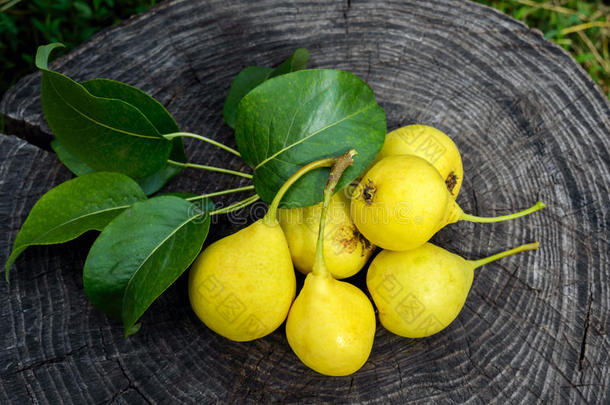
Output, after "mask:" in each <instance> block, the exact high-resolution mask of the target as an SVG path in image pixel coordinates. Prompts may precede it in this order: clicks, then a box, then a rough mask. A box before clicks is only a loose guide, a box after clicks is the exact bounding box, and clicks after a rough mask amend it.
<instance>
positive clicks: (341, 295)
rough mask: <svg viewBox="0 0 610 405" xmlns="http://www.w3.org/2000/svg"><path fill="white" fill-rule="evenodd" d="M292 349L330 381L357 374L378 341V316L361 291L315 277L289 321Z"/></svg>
mask: <svg viewBox="0 0 610 405" xmlns="http://www.w3.org/2000/svg"><path fill="white" fill-rule="evenodd" d="M286 337H287V338H288V344H290V347H291V348H292V350H293V351H294V352H295V354H296V355H297V357H298V358H299V359H300V360H301V361H302V362H303V363H304V364H305V365H306V366H308V367H309V368H311V369H312V370H315V371H317V372H318V373H321V374H325V375H330V376H345V375H349V374H352V373H355V372H356V371H358V369H360V367H362V366H363V365H364V363H366V360H367V359H368V357H369V355H370V353H371V349H372V347H373V338H374V337H375V311H374V309H373V306H372V304H371V302H370V300H369V299H368V298H367V296H366V295H365V294H364V293H363V292H362V291H361V290H360V289H359V288H357V287H354V286H353V285H351V284H349V283H346V282H344V281H339V280H335V279H334V278H333V277H332V276H331V275H330V273H327V274H319V273H314V272H311V273H309V274H308V275H307V277H306V278H305V284H304V285H303V289H302V290H301V292H300V293H299V295H298V297H297V299H296V300H295V301H294V303H293V304H292V308H291V309H290V312H289V313H288V320H287V321H286Z"/></svg>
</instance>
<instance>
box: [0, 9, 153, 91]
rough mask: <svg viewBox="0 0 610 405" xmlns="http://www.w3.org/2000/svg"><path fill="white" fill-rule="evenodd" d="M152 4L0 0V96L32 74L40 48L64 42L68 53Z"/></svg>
mask: <svg viewBox="0 0 610 405" xmlns="http://www.w3.org/2000/svg"><path fill="white" fill-rule="evenodd" d="M155 3H158V0H147V1H145V0H91V1H85V0H76V1H74V0H0V65H2V70H0V96H1V95H2V94H3V93H4V91H5V90H6V89H8V88H9V87H11V86H12V85H13V84H14V83H15V82H16V81H17V80H19V78H21V77H22V76H25V75H27V74H28V73H31V72H33V71H35V66H34V60H33V57H34V53H35V52H36V48H37V47H38V46H39V45H44V44H47V43H50V42H63V43H64V44H65V45H66V46H67V48H66V50H64V52H67V51H68V50H70V49H72V48H74V47H75V46H77V45H79V44H81V43H83V42H84V41H86V40H87V39H88V38H89V37H90V36H91V35H93V34H95V33H96V32H98V31H100V30H101V29H103V28H105V27H108V26H110V25H113V24H116V23H118V22H119V21H121V20H124V19H125V18H127V17H129V16H130V15H133V14H136V13H139V12H141V11H144V10H146V9H147V8H148V7H150V6H151V5H153V4H155ZM59 54H60V52H58V55H59Z"/></svg>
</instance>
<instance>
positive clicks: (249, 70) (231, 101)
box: [222, 48, 309, 128]
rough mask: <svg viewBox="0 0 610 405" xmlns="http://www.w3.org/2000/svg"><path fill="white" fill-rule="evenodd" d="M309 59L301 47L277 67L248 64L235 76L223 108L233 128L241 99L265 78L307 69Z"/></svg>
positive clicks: (228, 122) (226, 118) (226, 120)
mask: <svg viewBox="0 0 610 405" xmlns="http://www.w3.org/2000/svg"><path fill="white" fill-rule="evenodd" d="M308 61H309V52H308V51H307V49H305V48H299V49H297V50H296V51H294V53H293V54H292V55H291V56H290V57H289V58H288V59H286V60H285V61H284V62H282V63H281V64H280V65H279V66H278V67H276V68H275V69H271V68H268V67H263V66H248V67H246V68H244V69H243V70H242V71H241V72H239V73H238V74H237V76H235V79H233V82H232V83H231V87H230V88H229V93H228V94H227V98H226V100H225V104H224V106H223V109H222V116H223V118H224V120H225V122H226V123H227V125H228V126H230V127H231V128H235V117H236V116H237V107H238V105H239V102H240V101H241V99H242V98H243V97H244V96H245V95H246V94H248V93H249V92H250V91H251V90H252V89H254V88H255V87H256V86H258V85H260V84H261V83H263V82H264V81H265V80H268V79H271V78H273V77H275V76H280V75H283V74H286V73H290V72H295V71H297V70H301V69H305V68H306V67H307V62H308Z"/></svg>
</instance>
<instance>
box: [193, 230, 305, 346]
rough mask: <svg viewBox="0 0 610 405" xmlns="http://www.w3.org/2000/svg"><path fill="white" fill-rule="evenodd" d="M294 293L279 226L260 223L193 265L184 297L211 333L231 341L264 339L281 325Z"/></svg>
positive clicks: (213, 248) (212, 249)
mask: <svg viewBox="0 0 610 405" xmlns="http://www.w3.org/2000/svg"><path fill="white" fill-rule="evenodd" d="M295 292H296V279H295V276H294V270H293V267H292V261H291V259H290V251H289V250H288V243H287V242H286V238H285V237H284V233H283V232H282V228H281V227H280V225H279V224H278V223H277V222H276V223H272V222H271V223H266V222H265V220H263V219H261V220H258V221H256V222H255V223H253V224H252V225H250V226H248V227H247V228H244V229H242V230H240V231H239V232H237V233H235V234H233V235H230V236H227V237H226V238H223V239H221V240H219V241H217V242H215V243H213V244H212V245H210V246H209V247H208V248H206V249H205V250H204V251H203V253H201V255H199V257H198V258H197V260H196V261H195V263H194V264H193V266H192V268H191V272H190V277H189V298H190V301H191V306H192V307H193V310H194V311H195V313H196V314H197V316H198V317H199V318H200V319H201V320H202V321H203V322H204V323H205V324H206V325H207V326H208V327H209V328H210V329H212V330H213V331H214V332H216V333H218V334H219V335H222V336H224V337H226V338H228V339H231V340H235V341H248V340H253V339H257V338H260V337H262V336H265V335H267V334H269V333H271V332H273V331H274V330H275V329H277V327H278V326H280V325H281V324H282V322H284V320H285V319H286V315H287V314H288V310H289V309H290V305H291V304H292V300H293V299H294V295H295Z"/></svg>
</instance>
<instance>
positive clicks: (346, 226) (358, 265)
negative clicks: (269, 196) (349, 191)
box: [279, 190, 375, 279]
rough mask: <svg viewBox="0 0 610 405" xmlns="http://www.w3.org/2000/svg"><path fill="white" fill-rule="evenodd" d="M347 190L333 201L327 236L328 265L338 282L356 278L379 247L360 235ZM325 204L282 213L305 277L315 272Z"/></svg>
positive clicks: (292, 251) (296, 264)
mask: <svg viewBox="0 0 610 405" xmlns="http://www.w3.org/2000/svg"><path fill="white" fill-rule="evenodd" d="M349 209H350V202H349V199H348V198H347V197H346V195H345V193H344V190H341V191H339V192H337V193H336V194H335V195H334V196H333V197H332V199H331V201H330V205H329V207H328V216H327V219H326V228H325V229H326V231H325V235H324V261H325V263H326V267H327V268H328V271H330V273H331V274H332V276H333V277H334V278H337V279H341V278H346V277H350V276H353V275H354V274H356V273H358V271H360V269H362V267H363V266H364V265H365V264H366V262H367V260H368V259H369V258H370V257H371V255H372V254H373V251H374V250H375V247H374V246H373V245H372V244H371V243H370V242H369V241H368V240H367V239H366V238H365V237H364V236H362V234H361V233H360V232H359V231H358V229H357V228H356V225H354V223H353V222H352V220H351V218H350V215H349ZM321 212H322V203H320V204H317V205H313V206H310V207H302V208H291V209H280V210H279V221H280V224H281V225H282V229H283V230H284V234H285V235H286V240H287V241H288V247H289V248H290V254H291V255H292V262H293V263H294V267H295V268H296V269H297V270H299V271H300V272H301V273H303V274H307V273H310V272H311V270H312V269H313V264H314V257H315V251H316V244H317V241H318V229H319V227H320V213H321Z"/></svg>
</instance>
